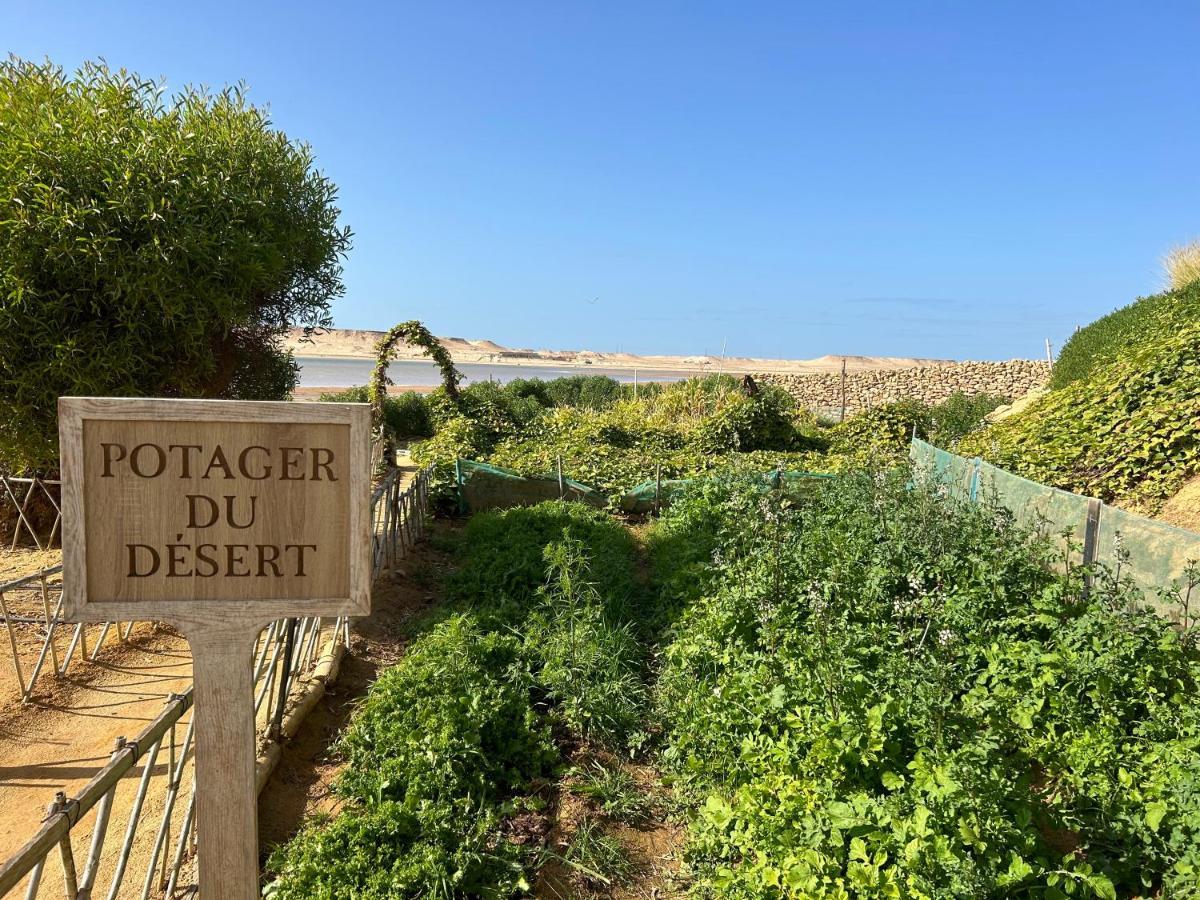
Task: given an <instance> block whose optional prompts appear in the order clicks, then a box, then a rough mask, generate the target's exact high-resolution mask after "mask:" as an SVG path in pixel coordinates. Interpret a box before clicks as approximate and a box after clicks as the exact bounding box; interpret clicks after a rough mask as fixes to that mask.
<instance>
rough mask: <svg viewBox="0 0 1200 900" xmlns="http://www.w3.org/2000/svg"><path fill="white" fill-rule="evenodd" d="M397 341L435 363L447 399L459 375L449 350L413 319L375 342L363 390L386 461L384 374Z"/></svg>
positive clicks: (389, 447) (389, 437)
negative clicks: (371, 363)
mask: <svg viewBox="0 0 1200 900" xmlns="http://www.w3.org/2000/svg"><path fill="white" fill-rule="evenodd" d="M400 341H403V342H404V343H406V344H408V346H410V347H418V348H420V349H421V350H422V351H424V353H425V355H426V356H428V357H429V358H430V359H432V360H433V361H434V362H435V363H437V367H438V369H440V370H441V373H442V386H443V387H444V388H445V389H446V395H447V396H448V397H449V398H450V399H451V400H457V399H458V383H459V382H460V381H461V380H462V373H460V372H459V371H458V369H456V368H454V360H453V359H451V358H450V351H448V350H447V349H446V348H445V347H443V346H442V344H441V342H440V341H439V340H438V339H437V338H436V337H434V336H433V334H432V332H430V330H429V329H428V328H426V327H425V326H424V325H422V324H421V323H420V322H418V321H417V320H416V319H413V320H412V321H411V322H401V323H400V324H399V325H396V326H394V327H393V328H392V329H391V330H389V331H388V333H387V334H385V335H384V336H383V337H382V338H380V339H379V343H378V344H376V345H375V369H374V371H372V372H371V383H370V385H368V387H367V399H368V400H369V401H370V403H371V425H372V428H373V430H374V432H375V434H376V435H378V436H379V439H380V444H381V445H382V447H383V449H384V451H385V458H389V459H390V458H391V450H392V446H393V445H392V441H393V436H392V435H390V434H388V433H387V431H386V429H385V428H384V417H383V405H384V401H385V400H386V399H387V389H388V385H389V384H391V383H392V381H391V379H390V378H388V374H387V369H388V363H390V362H391V361H392V353H393V352H395V349H396V346H397V344H398V343H399V342H400Z"/></svg>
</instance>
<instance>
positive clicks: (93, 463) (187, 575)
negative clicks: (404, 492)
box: [59, 397, 371, 900]
mask: <svg viewBox="0 0 1200 900" xmlns="http://www.w3.org/2000/svg"><path fill="white" fill-rule="evenodd" d="M59 442H60V451H61V459H62V493H63V604H64V609H65V610H66V615H67V618H68V619H70V620H74V621H80V622H106V621H115V620H119V619H141V620H148V619H149V620H158V621H163V622H168V623H170V624H171V625H173V626H175V627H176V628H178V629H179V630H180V631H181V632H182V633H183V634H184V635H185V636H186V637H187V639H188V643H189V645H190V646H191V650H192V668H193V678H194V682H195V715H196V716H197V720H196V780H197V793H196V804H197V832H196V837H197V843H198V847H199V855H200V859H199V867H200V893H201V896H202V897H206V898H221V900H226V898H232V900H238V898H246V900H249V898H253V897H257V896H258V826H257V797H256V793H255V789H254V709H253V677H252V671H251V656H252V653H253V648H254V644H255V641H256V639H257V636H258V633H259V632H260V631H261V630H262V628H264V627H265V626H266V625H267V624H268V623H269V622H271V621H272V620H274V619H279V618H284V617H290V616H339V615H365V614H367V613H368V612H370V581H371V534H370V530H371V525H370V410H369V408H368V407H367V406H366V405H365V404H340V403H339V404H334V403H265V402H264V403H260V402H240V401H220V400H144V399H120V398H97V397H63V398H61V399H60V400H59Z"/></svg>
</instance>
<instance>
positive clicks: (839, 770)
mask: <svg viewBox="0 0 1200 900" xmlns="http://www.w3.org/2000/svg"><path fill="white" fill-rule="evenodd" d="M653 547H654V557H655V562H656V565H655V571H656V575H657V577H658V579H659V582H660V584H663V586H664V590H665V591H666V592H667V596H666V597H665V600H666V602H668V603H670V602H676V603H678V604H679V605H680V606H681V607H682V613H681V614H680V615H679V617H678V619H677V621H676V622H675V624H674V625H673V627H672V628H671V629H670V630H669V631H668V632H667V637H668V642H667V645H666V646H665V648H664V649H663V651H662V654H661V655H662V659H663V660H664V663H663V668H662V671H661V675H660V679H659V683H658V690H657V694H658V696H657V716H656V718H657V720H658V721H659V722H661V724H662V727H663V729H664V747H663V755H662V759H663V762H664V764H665V765H666V766H667V767H668V769H669V770H670V772H671V774H672V775H673V776H674V779H675V781H676V784H677V785H678V786H679V789H680V799H681V800H682V801H683V803H684V804H685V806H686V807H688V808H690V809H691V811H692V812H691V824H690V828H689V832H690V839H689V844H688V848H687V857H688V860H689V862H690V864H691V867H692V871H693V872H694V873H695V875H696V879H697V881H696V884H695V892H696V894H697V895H698V896H701V897H722V898H733V900H736V898H745V900H750V898H797V900H799V898H805V900H815V898H831V900H848V898H851V897H855V898H899V897H906V898H926V900H933V898H939V900H940V898H949V897H971V898H1000V897H1016V896H1022V897H1026V896H1027V897H1038V898H1057V900H1064V898H1066V897H1079V898H1086V897H1092V898H1109V900H1115V898H1116V897H1117V896H1121V897H1135V896H1144V897H1150V896H1161V897H1196V896H1200V880H1198V876H1200V870H1198V869H1197V866H1198V865H1200V852H1198V849H1197V848H1200V779H1197V777H1196V774H1195V773H1196V772H1197V771H1200V749H1198V748H1200V739H1198V737H1197V736H1198V735H1200V704H1198V703H1197V702H1196V695H1197V689H1198V688H1200V653H1198V651H1197V647H1196V640H1195V637H1196V636H1195V634H1194V633H1190V632H1189V633H1184V634H1181V633H1179V632H1178V631H1177V630H1176V629H1175V628H1174V627H1173V626H1171V625H1170V624H1169V623H1167V622H1165V621H1163V620H1161V619H1159V618H1158V617H1157V616H1156V615H1155V614H1153V613H1152V612H1140V611H1135V609H1136V607H1135V605H1134V603H1133V601H1134V600H1135V599H1136V596H1135V594H1133V593H1132V592H1131V591H1130V590H1129V589H1128V588H1126V587H1125V586H1123V585H1119V584H1115V583H1113V581H1112V579H1111V578H1110V577H1109V576H1108V575H1106V574H1105V573H1103V572H1101V573H1097V576H1096V578H1095V579H1094V581H1093V583H1092V586H1091V591H1090V592H1085V591H1084V583H1085V582H1084V577H1083V575H1084V573H1083V572H1082V571H1080V570H1076V571H1074V572H1072V573H1069V574H1067V575H1065V576H1064V575H1056V574H1054V573H1053V572H1052V571H1051V569H1050V568H1049V566H1048V563H1049V562H1050V561H1051V559H1052V557H1054V556H1055V555H1056V554H1058V553H1059V552H1060V550H1059V548H1057V547H1054V546H1051V545H1049V544H1043V543H1036V542H1033V543H1031V541H1030V538H1029V536H1028V535H1027V534H1026V533H1024V532H1022V531H1021V530H1019V529H1018V528H1016V527H1014V525H1013V524H1012V517H1011V516H1010V515H1009V514H1008V513H1007V512H1005V511H1003V510H1001V509H998V508H993V507H990V506H988V505H986V504H984V505H979V506H975V505H958V504H953V503H949V502H947V501H945V500H944V499H943V498H942V497H941V496H940V495H939V494H938V493H937V492H936V491H934V490H930V489H926V488H923V487H920V486H915V487H914V486H912V485H909V484H907V475H906V474H904V473H903V472H898V473H897V474H896V475H894V476H871V475H856V476H846V477H845V478H842V479H838V480H835V481H830V482H825V483H824V484H823V485H822V486H821V487H820V488H819V490H818V492H817V495H816V496H815V497H813V498H811V499H809V500H807V501H804V500H798V499H797V498H795V497H792V496H789V495H788V494H787V493H786V492H784V493H779V494H775V493H770V494H763V493H762V492H761V489H760V488H759V486H758V485H747V486H745V487H744V488H741V487H738V486H736V485H733V486H729V485H722V484H717V483H712V484H707V485H703V486H701V487H698V488H697V490H696V491H694V492H693V493H692V494H691V495H690V496H689V497H687V498H685V499H683V500H681V501H677V502H676V503H675V504H674V505H673V506H672V508H671V509H670V511H669V512H668V513H667V514H666V516H665V517H664V519H663V521H662V523H661V525H660V526H659V529H658V531H657V532H656V534H655V537H654V541H653Z"/></svg>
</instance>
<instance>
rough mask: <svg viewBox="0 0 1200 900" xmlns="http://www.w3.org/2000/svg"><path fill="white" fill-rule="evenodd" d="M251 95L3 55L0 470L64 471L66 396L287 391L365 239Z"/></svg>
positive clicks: (274, 395)
mask: <svg viewBox="0 0 1200 900" xmlns="http://www.w3.org/2000/svg"><path fill="white" fill-rule="evenodd" d="M335 201H336V189H335V188H334V185H333V183H332V182H330V181H329V179H327V178H326V177H325V176H324V175H322V174H320V173H319V172H318V171H316V170H315V168H314V164H313V155H312V151H311V150H310V149H309V148H308V147H307V146H305V145H303V144H297V143H295V142H294V141H292V140H290V139H289V138H288V137H287V136H286V135H284V134H283V133H282V132H280V131H278V130H276V129H274V128H273V127H272V125H271V122H270V120H269V119H268V118H267V115H266V113H265V112H264V111H263V110H262V109H260V108H258V107H255V106H252V105H251V104H249V103H248V102H247V100H246V96H245V94H244V92H243V91H242V89H241V88H228V89H226V90H223V91H221V92H220V93H217V94H209V93H206V92H204V91H202V90H198V89H185V90H183V91H182V92H180V93H177V94H175V95H173V96H168V95H167V94H166V93H165V91H164V88H163V86H161V85H159V84H156V83H153V82H151V81H147V80H146V79H143V78H141V77H139V76H137V75H135V74H132V73H129V72H126V71H124V70H121V71H114V70H111V69H109V68H108V67H107V66H105V65H103V64H97V63H87V64H85V65H84V66H83V67H82V68H81V69H80V70H79V71H78V72H77V73H76V74H75V75H73V76H68V75H67V74H65V73H64V72H63V70H62V69H61V68H58V67H57V66H54V65H51V64H49V63H31V62H25V61H23V60H19V59H15V58H13V59H9V60H8V61H5V62H0V383H3V384H4V386H5V387H4V390H3V391H2V392H0V466H3V467H5V468H7V469H8V470H10V471H21V470H36V471H43V472H44V471H47V470H52V469H54V468H55V467H56V466H57V460H58V451H57V410H56V403H57V399H58V397H60V396H63V395H70V394H93V395H115V396H159V397H227V398H228V397H232V398H239V399H283V398H285V397H287V396H288V394H289V393H290V391H291V389H292V387H293V386H294V385H295V383H296V380H297V371H298V370H297V367H296V365H295V362H294V360H292V358H291V356H290V354H289V353H287V352H286V351H285V350H283V349H282V346H281V343H280V338H281V337H282V336H283V334H284V333H285V332H286V331H287V329H288V327H289V326H292V325H303V326H306V327H316V326H323V325H328V324H329V322H330V319H329V305H330V302H331V300H332V299H334V298H336V297H338V296H339V295H340V294H341V293H342V291H343V286H342V278H341V258H342V257H343V255H344V254H345V253H346V252H347V250H348V249H349V247H350V232H349V230H348V229H344V228H340V227H339V226H338V224H337V220H338V215H339V213H338V209H337V206H336V205H335Z"/></svg>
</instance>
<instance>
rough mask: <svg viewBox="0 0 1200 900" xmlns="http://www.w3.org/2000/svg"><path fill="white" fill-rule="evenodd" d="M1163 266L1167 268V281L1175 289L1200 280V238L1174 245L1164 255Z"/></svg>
mask: <svg viewBox="0 0 1200 900" xmlns="http://www.w3.org/2000/svg"><path fill="white" fill-rule="evenodd" d="M1163 267H1164V268H1165V269H1166V270H1167V283H1168V285H1169V286H1170V289H1171V290H1173V291H1177V290H1179V289H1180V288H1184V287H1187V286H1188V285H1189V284H1195V283H1196V282H1200V240H1196V241H1192V242H1191V243H1190V244H1184V245H1183V246H1181V247H1172V248H1171V249H1170V250H1169V251H1168V252H1167V255H1166V256H1165V257H1163Z"/></svg>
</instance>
